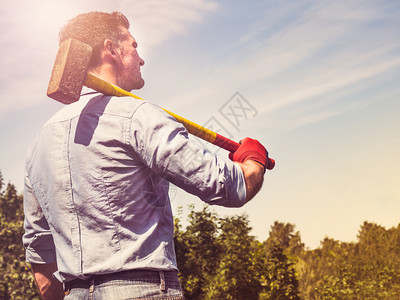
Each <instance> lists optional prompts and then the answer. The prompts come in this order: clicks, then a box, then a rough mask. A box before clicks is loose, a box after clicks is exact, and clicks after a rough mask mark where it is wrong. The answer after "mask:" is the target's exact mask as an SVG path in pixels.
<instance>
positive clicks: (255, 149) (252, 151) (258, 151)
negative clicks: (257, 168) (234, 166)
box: [229, 137, 268, 168]
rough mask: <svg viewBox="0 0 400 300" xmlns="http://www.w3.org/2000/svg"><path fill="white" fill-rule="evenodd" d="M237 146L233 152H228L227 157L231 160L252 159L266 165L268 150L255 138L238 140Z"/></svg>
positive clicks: (243, 160)
mask: <svg viewBox="0 0 400 300" xmlns="http://www.w3.org/2000/svg"><path fill="white" fill-rule="evenodd" d="M239 143H240V146H239V148H238V149H237V150H236V151H235V152H231V153H229V158H230V159H231V160H232V161H237V162H241V163H243V162H245V161H246V160H254V161H256V162H259V163H260V164H262V165H263V166H264V168H266V167H267V163H268V151H267V150H266V149H265V147H264V146H263V145H261V143H260V142H259V141H257V140H254V139H251V138H248V137H247V138H244V139H243V140H241V141H240V142H239Z"/></svg>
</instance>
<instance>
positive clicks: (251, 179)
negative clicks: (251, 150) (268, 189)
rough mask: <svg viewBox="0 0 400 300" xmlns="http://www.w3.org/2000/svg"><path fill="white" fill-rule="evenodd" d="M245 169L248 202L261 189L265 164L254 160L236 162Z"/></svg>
mask: <svg viewBox="0 0 400 300" xmlns="http://www.w3.org/2000/svg"><path fill="white" fill-rule="evenodd" d="M235 163H236V164H238V165H239V166H240V168H241V169H242V171H243V175H244V180H245V182H246V202H249V201H250V200H251V199H253V197H254V196H255V195H256V194H257V193H258V192H259V191H260V189H261V187H262V184H263V182H264V173H265V171H264V170H265V169H264V167H263V165H261V164H260V163H258V162H255V161H253V160H246V161H245V162H244V163H240V162H235Z"/></svg>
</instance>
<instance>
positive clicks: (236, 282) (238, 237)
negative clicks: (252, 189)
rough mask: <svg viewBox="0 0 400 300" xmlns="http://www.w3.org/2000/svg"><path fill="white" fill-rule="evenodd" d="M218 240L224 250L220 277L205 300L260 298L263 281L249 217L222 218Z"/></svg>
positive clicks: (218, 276) (208, 287)
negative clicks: (256, 267) (258, 268)
mask: <svg viewBox="0 0 400 300" xmlns="http://www.w3.org/2000/svg"><path fill="white" fill-rule="evenodd" d="M219 228H220V234H219V238H218V243H219V244H220V248H222V250H223V252H222V253H223V255H222V256H221V258H220V260H219V265H218V268H217V272H216V276H215V277H214V278H213V280H212V281H211V282H210V283H209V285H208V286H207V293H206V298H205V299H234V300H241V299H243V300H248V299H258V296H259V293H260V291H261V288H262V287H261V283H260V281H259V280H258V278H257V277H256V276H255V275H256V273H255V268H254V261H253V259H254V250H255V249H254V246H253V245H254V242H255V239H254V237H253V236H251V235H250V234H249V233H250V230H251V227H250V226H249V221H248V219H247V217H246V216H243V215H242V216H234V217H227V218H221V219H220V226H219Z"/></svg>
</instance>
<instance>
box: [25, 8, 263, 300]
mask: <svg viewBox="0 0 400 300" xmlns="http://www.w3.org/2000/svg"><path fill="white" fill-rule="evenodd" d="M71 37H73V38H75V39H78V40H81V41H82V42H84V43H87V44H89V45H91V46H92V47H93V51H94V54H93V57H92V59H91V62H90V67H89V72H91V73H93V74H94V75H96V76H98V77H100V78H102V79H104V80H106V81H108V82H110V83H113V84H115V85H118V86H120V87H121V88H123V89H125V90H128V91H130V90H132V89H140V88H142V87H143V85H144V80H143V79H142V76H141V73H140V67H141V66H143V65H144V61H143V60H142V59H141V58H140V56H139V55H138V52H137V47H138V44H137V42H136V40H135V39H134V38H133V37H132V35H131V34H130V32H129V22H128V20H127V19H126V18H125V16H123V15H122V14H121V13H112V14H108V13H101V12H91V13H88V14H82V15H79V16H77V17H76V18H74V19H72V20H71V21H69V22H68V23H67V25H66V26H64V28H63V29H62V30H61V32H60V43H61V42H62V41H64V40H66V39H68V38H71ZM188 150H189V151H192V152H193V154H194V155H196V157H201V160H200V161H199V162H197V161H195V162H190V163H188V162H187V161H186V160H185V156H186V155H187V151H188ZM230 158H231V160H232V161H229V160H223V159H221V158H219V157H217V156H215V155H213V154H212V153H210V152H208V151H204V150H203V149H201V148H200V147H199V146H198V145H197V144H196V143H195V142H193V141H192V140H189V138H188V133H187V131H186V129H185V128H184V127H183V126H182V125H181V124H180V123H178V122H176V120H175V119H174V118H173V117H171V116H170V115H168V114H166V113H165V112H164V111H163V110H162V109H160V108H159V107H158V106H156V105H154V104H151V103H148V102H146V101H141V100H134V99H132V98H128V97H121V98H117V97H110V96H104V95H102V94H100V93H97V92H95V91H93V90H86V91H83V94H82V96H81V98H80V100H79V101H78V102H75V103H73V104H70V105H68V106H65V107H64V108H62V109H61V110H60V111H59V112H58V113H57V114H56V115H55V116H53V117H52V118H51V119H50V120H49V121H48V122H47V123H46V124H45V125H44V126H43V127H42V129H41V131H40V133H39V135H38V136H37V138H36V140H35V142H34V143H33V144H32V145H31V147H30V149H29V151H28V154H27V161H26V173H25V191H24V209H25V225H24V226H25V234H24V237H23V242H24V245H25V248H26V257H27V261H28V262H30V263H31V264H32V268H33V272H34V275H35V279H36V282H37V285H38V287H39V290H40V292H41V294H42V297H43V298H44V299H62V298H63V296H64V292H65V295H66V296H65V299H89V298H90V299H149V298H151V299H183V295H182V289H181V287H180V283H179V280H178V276H177V264H176V258H175V252H174V247H173V217H172V212H171V206H170V202H169V198H168V182H172V183H173V184H175V185H177V186H178V187H180V188H182V189H184V190H186V191H188V192H189V193H192V194H194V195H197V196H198V197H200V198H201V199H202V200H203V201H205V202H207V203H209V204H216V205H222V206H226V207H240V206H242V205H244V204H245V203H246V202H247V201H249V200H250V199H252V198H253V197H254V195H255V194H256V193H257V192H258V191H259V189H260V188H261V185H262V182H263V176H264V172H265V166H266V162H267V159H268V154H267V151H266V150H265V148H264V147H263V146H262V145H261V144H260V143H259V142H258V141H256V140H252V139H249V138H246V139H244V140H243V141H242V144H241V146H240V147H239V149H238V150H237V151H236V152H235V153H231V154H230ZM60 282H61V283H62V285H61V283H60Z"/></svg>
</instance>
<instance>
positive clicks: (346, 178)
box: [0, 0, 400, 249]
mask: <svg viewBox="0 0 400 300" xmlns="http://www.w3.org/2000/svg"><path fill="white" fill-rule="evenodd" d="M0 2H1V6H0V28H1V31H2V38H1V39H0V51H1V55H0V64H1V66H2V70H3V71H2V72H1V74H0V140H1V147H0V170H1V172H2V175H3V177H4V179H5V181H6V182H11V183H13V184H14V185H16V187H17V190H18V191H19V192H21V193H22V190H23V174H24V160H25V153H26V150H27V147H28V145H29V144H30V143H31V142H32V140H33V139H34V137H35V135H36V134H37V132H38V131H39V129H40V127H41V126H42V124H44V123H45V122H46V120H47V119H48V118H50V117H51V116H52V115H53V114H54V113H55V112H56V111H58V110H59V109H60V108H61V107H62V106H63V105H62V104H61V103H58V102H56V101H54V100H51V99H49V98H47V96H46V90H47V85H48V81H49V78H50V74H51V70H52V65H53V62H54V58H55V55H56V52H57V48H58V40H57V34H58V31H59V29H60V28H61V26H62V25H63V24H64V23H65V22H66V21H67V20H68V19H71V18H72V17H74V16H75V15H77V14H79V13H84V12H88V11H93V10H98V11H106V12H112V11H121V12H122V13H124V14H125V15H126V16H127V17H128V19H129V20H130V22H131V28H130V31H131V33H132V35H133V36H134V37H135V38H136V40H137V42H138V45H139V47H138V51H139V54H140V55H141V57H142V58H143V60H144V61H145V65H144V66H143V67H142V75H143V77H144V79H145V81H146V85H145V87H144V88H143V89H141V90H138V91H134V93H135V94H137V95H138V96H140V97H142V98H144V99H146V100H148V101H151V102H153V103H156V104H158V105H160V106H161V107H163V108H166V109H168V110H170V111H172V112H174V113H176V114H178V115H181V116H183V117H185V118H187V119H189V120H191V121H194V122H196V123H198V124H201V125H206V126H211V127H212V128H213V130H216V131H218V132H219V133H221V134H224V135H226V136H227V137H229V138H232V139H234V140H236V141H238V140H240V139H242V138H244V137H247V136H249V137H252V138H255V139H258V140H259V141H260V142H261V143H263V144H264V145H265V147H266V148H267V150H268V152H269V155H270V157H272V158H274V159H275V160H276V167H275V168H274V169H273V170H271V171H267V172H266V175H265V181H264V185H263V188H262V190H261V191H260V193H259V194H258V195H257V196H256V197H255V198H254V199H253V200H252V201H251V202H249V203H248V204H246V205H245V206H244V207H242V208H237V209H228V208H221V207H214V206H213V207H211V209H212V210H213V211H215V212H216V213H218V214H219V215H220V216H223V217H224V216H231V215H238V214H246V215H247V216H248V219H249V221H250V226H251V227H252V228H253V230H252V234H253V235H254V236H256V237H257V238H258V239H259V240H260V241H263V240H265V239H267V238H268V234H269V230H270V226H271V225H272V224H273V223H274V221H279V222H285V223H286V222H290V223H292V224H295V226H296V227H295V228H296V230H298V231H299V232H300V235H301V238H302V241H303V242H304V243H305V245H306V247H307V248H310V249H314V248H316V247H318V246H319V245H320V242H321V241H322V240H323V239H324V238H325V237H329V238H333V239H335V240H340V241H343V242H352V241H356V240H357V234H358V232H359V230H360V226H361V225H362V224H363V222H364V221H368V222H374V223H378V224H380V225H382V226H385V227H386V228H390V227H393V226H398V225H399V223H400V214H399V212H400V134H399V129H400V118H399V117H398V115H399V113H400V101H399V96H400V84H399V81H400V80H399V79H400V30H399V28H400V18H399V16H400V2H398V1H389V0H383V1H376V0H375V1H372V0H365V1H355V0H346V1H342V0H339V1H305V0H299V1H268V0H264V1H261V0H260V1H257V0H249V1H237V0H230V1H227V0H222V1H213V0H185V1H183V0H170V1H162V0H147V1H138V0H137V1H135V0H132V1H128V0H119V1H117V0H115V1H113V0H96V1H81V0H68V1H55V0H37V1H22V0H16V1H4V0H0ZM202 145H204V147H207V148H209V150H210V151H213V152H215V153H216V155H220V156H223V157H226V156H227V152H226V151H224V150H218V149H216V148H213V147H212V146H211V147H210V146H209V145H205V144H202ZM171 200H172V204H173V209H174V211H175V212H176V211H177V210H178V207H180V206H183V207H184V208H185V207H187V205H188V204H190V203H193V204H195V205H196V208H198V209H201V208H202V207H203V204H202V202H201V201H200V200H199V199H198V198H196V197H194V196H191V195H189V194H187V193H186V192H184V191H182V190H179V189H177V188H175V187H172V188H171ZM185 212H186V208H185V209H184V213H185Z"/></svg>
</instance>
